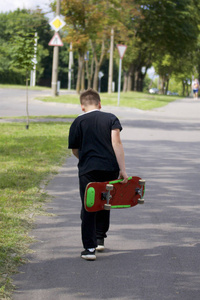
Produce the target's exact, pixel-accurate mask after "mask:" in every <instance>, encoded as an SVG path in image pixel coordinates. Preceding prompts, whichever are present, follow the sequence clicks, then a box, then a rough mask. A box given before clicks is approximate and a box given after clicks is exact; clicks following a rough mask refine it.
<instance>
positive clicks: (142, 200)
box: [135, 179, 145, 204]
mask: <svg viewBox="0 0 200 300" xmlns="http://www.w3.org/2000/svg"><path fill="white" fill-rule="evenodd" d="M139 184H140V186H141V188H136V189H135V193H136V194H138V195H140V197H142V187H143V186H145V180H143V179H140V180H139ZM144 193H145V191H144ZM138 204H144V199H143V198H142V199H141V198H139V199H138Z"/></svg>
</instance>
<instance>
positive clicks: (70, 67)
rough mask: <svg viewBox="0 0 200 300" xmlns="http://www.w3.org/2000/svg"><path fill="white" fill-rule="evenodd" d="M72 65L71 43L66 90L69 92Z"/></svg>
mask: <svg viewBox="0 0 200 300" xmlns="http://www.w3.org/2000/svg"><path fill="white" fill-rule="evenodd" d="M72 65H73V52H72V43H70V49H69V71H68V90H69V91H70V90H71V81H72Z"/></svg>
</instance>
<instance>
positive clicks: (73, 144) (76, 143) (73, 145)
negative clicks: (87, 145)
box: [68, 120, 81, 149]
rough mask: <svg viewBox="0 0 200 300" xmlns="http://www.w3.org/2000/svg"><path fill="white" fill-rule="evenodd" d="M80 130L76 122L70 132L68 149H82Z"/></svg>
mask: <svg viewBox="0 0 200 300" xmlns="http://www.w3.org/2000/svg"><path fill="white" fill-rule="evenodd" d="M79 132H80V130H79V125H78V122H77V121H76V120H74V122H73V123H72V125H71V127H70V130H69V138H68V149H79V148H80V141H81V137H80V133H79Z"/></svg>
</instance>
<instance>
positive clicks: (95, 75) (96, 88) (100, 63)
mask: <svg viewBox="0 0 200 300" xmlns="http://www.w3.org/2000/svg"><path fill="white" fill-rule="evenodd" d="M91 45H92V52H93V56H94V62H95V72H94V81H93V89H94V90H96V91H97V90H98V74H99V70H100V67H101V65H102V63H103V59H104V57H105V52H106V49H105V43H104V40H102V44H101V55H100V59H99V61H98V58H97V52H96V48H95V42H93V41H91Z"/></svg>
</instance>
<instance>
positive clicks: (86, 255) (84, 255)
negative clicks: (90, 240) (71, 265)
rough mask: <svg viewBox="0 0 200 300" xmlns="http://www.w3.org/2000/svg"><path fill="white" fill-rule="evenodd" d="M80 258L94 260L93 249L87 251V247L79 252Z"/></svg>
mask: <svg viewBox="0 0 200 300" xmlns="http://www.w3.org/2000/svg"><path fill="white" fill-rule="evenodd" d="M81 258H83V259H86V260H95V259H96V255H95V250H94V251H89V250H88V249H85V250H84V251H82V252H81Z"/></svg>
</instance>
